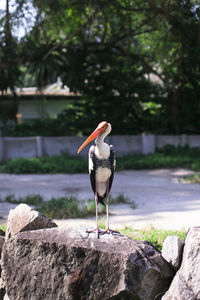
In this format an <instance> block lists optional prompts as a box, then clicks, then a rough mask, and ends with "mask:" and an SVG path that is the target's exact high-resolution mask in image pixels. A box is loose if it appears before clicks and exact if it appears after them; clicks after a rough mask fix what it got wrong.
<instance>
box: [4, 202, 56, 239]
mask: <svg viewBox="0 0 200 300" xmlns="http://www.w3.org/2000/svg"><path fill="white" fill-rule="evenodd" d="M52 227H57V225H56V223H54V222H53V221H52V220H51V219H49V218H47V217H45V216H43V215H42V214H40V213H39V212H38V211H36V210H33V209H32V208H31V207H30V206H28V205H27V204H24V203H21V204H19V205H18V206H17V207H16V208H15V209H11V210H10V212H9V215H8V222H7V230H6V239H8V238H9V237H11V236H13V235H14V234H16V233H18V232H22V231H29V230H37V229H42V228H52Z"/></svg>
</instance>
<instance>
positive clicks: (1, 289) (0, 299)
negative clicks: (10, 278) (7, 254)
mask: <svg viewBox="0 0 200 300" xmlns="http://www.w3.org/2000/svg"><path fill="white" fill-rule="evenodd" d="M1 273H2V269H1V260H0V300H3V299H4V295H5V293H6V290H5V285H4V283H3V281H2V278H1Z"/></svg>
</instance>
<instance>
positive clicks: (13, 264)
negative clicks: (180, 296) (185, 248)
mask: <svg viewBox="0 0 200 300" xmlns="http://www.w3.org/2000/svg"><path fill="white" fill-rule="evenodd" d="M2 266H3V270H4V274H5V281H6V290H7V294H8V296H9V298H10V300H23V299H24V300H25V299H49V300H54V299H56V300H61V299H65V300H68V299H69V300H76V299H77V300H78V299H82V300H86V299H87V300H90V299H91V300H93V299H98V300H106V299H111V298H112V299H131V300H153V299H156V300H157V299H160V298H159V297H157V296H158V295H160V294H162V295H163V293H164V292H165V291H166V290H167V288H168V286H169V284H170V282H171V280H172V277H173V276H174V273H173V271H172V270H171V269H170V267H169V266H168V263H167V262H166V261H165V260H164V259H163V257H162V255H161V254H160V252H159V251H158V250H157V249H156V248H155V247H154V246H153V245H152V244H150V243H148V242H141V241H134V240H132V239H130V238H128V237H125V236H114V235H103V236H100V239H97V238H96V234H94V233H91V234H90V235H89V236H88V234H86V232H85V229H84V228H82V229H80V230H79V231H76V230H73V229H72V228H69V229H63V228H52V229H43V230H36V231H30V232H21V233H19V234H17V235H14V236H13V237H12V238H10V239H9V240H8V241H7V242H6V243H5V245H4V248H3V253H2Z"/></svg>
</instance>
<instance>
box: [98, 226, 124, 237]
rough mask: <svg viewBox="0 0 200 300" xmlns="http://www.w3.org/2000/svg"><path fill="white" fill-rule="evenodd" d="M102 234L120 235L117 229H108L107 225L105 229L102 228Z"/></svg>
mask: <svg viewBox="0 0 200 300" xmlns="http://www.w3.org/2000/svg"><path fill="white" fill-rule="evenodd" d="M102 234H113V235H121V233H120V232H119V231H116V230H113V229H110V228H109V227H108V228H107V229H106V230H104V231H103V233H102Z"/></svg>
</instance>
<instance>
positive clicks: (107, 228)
mask: <svg viewBox="0 0 200 300" xmlns="http://www.w3.org/2000/svg"><path fill="white" fill-rule="evenodd" d="M108 205H109V179H108V180H107V190H106V220H107V221H106V222H107V225H106V230H109V207H108Z"/></svg>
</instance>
